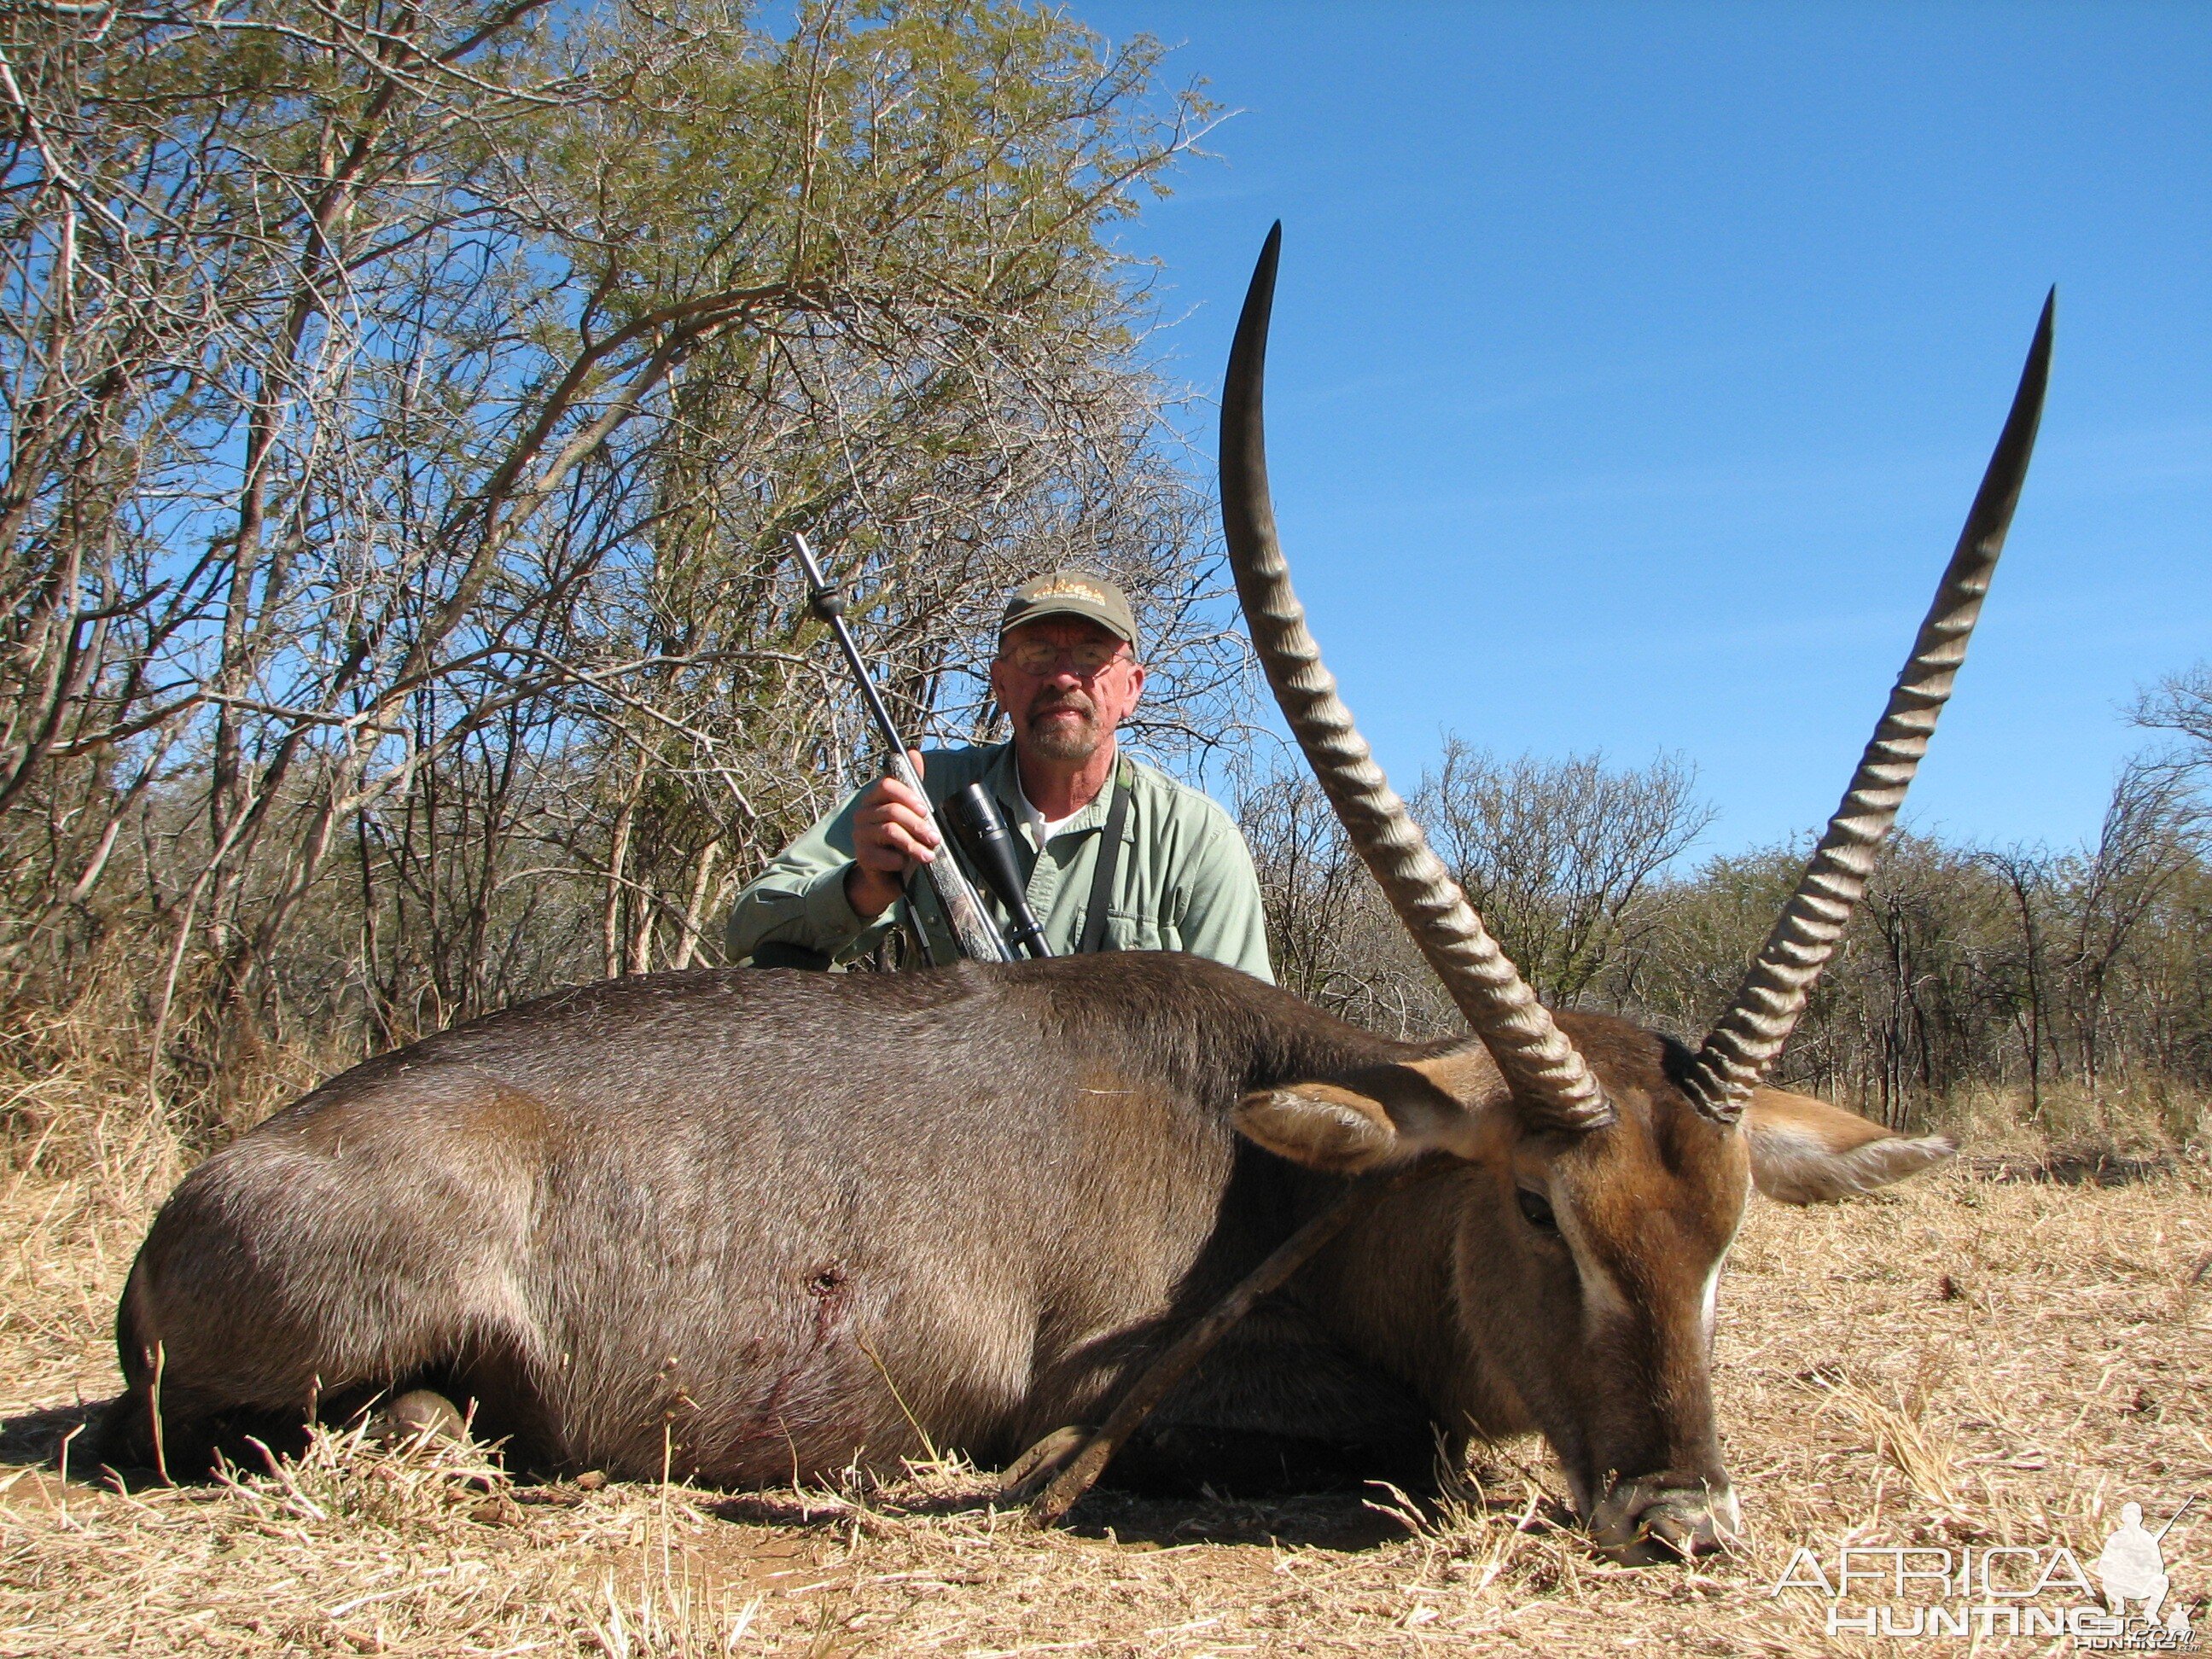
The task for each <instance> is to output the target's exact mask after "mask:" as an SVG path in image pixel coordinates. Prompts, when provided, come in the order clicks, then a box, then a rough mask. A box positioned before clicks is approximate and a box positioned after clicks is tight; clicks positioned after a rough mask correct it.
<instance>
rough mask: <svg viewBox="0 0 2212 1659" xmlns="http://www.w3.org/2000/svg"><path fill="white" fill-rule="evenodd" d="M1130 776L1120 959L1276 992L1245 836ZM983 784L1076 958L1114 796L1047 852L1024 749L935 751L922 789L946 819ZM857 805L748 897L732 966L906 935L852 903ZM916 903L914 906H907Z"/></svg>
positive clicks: (926, 762)
mask: <svg viewBox="0 0 2212 1659" xmlns="http://www.w3.org/2000/svg"><path fill="white" fill-rule="evenodd" d="M1124 764H1125V765H1126V766H1127V767H1128V769H1129V770H1130V772H1131V773H1132V774H1133V783H1132V787H1131V789H1130V793H1129V813H1128V819H1127V823H1125V824H1124V825H1123V826H1122V831H1121V859H1120V860H1119V862H1118V863H1117V864H1116V866H1115V872H1114V893H1113V897H1112V899H1111V901H1110V902H1109V905H1108V908H1107V912H1106V940H1107V943H1108V945H1110V946H1111V947H1112V948H1113V949H1115V950H1117V951H1190V952H1191V953H1192V954H1194V955H1195V956H1201V957H1212V958H1213V959H1214V960H1215V961H1217V962H1225V963H1228V964H1229V965H1230V966H1231V967H1232V968H1241V969H1243V970H1244V971H1245V972H1246V973H1248V974H1250V975H1254V976H1255V977H1256V978H1259V979H1264V980H1267V981H1270V982H1271V983H1272V982H1273V979H1274V974H1273V970H1272V969H1270V968H1269V967H1268V964H1267V927H1266V924H1265V921H1264V917H1263V915H1262V912H1261V906H1260V883H1259V878H1258V877H1257V876H1256V875H1255V873H1254V872H1253V868H1252V855H1251V854H1250V852H1249V850H1248V849H1247V848H1245V845H1244V838H1243V836H1241V835H1239V834H1238V833H1237V825H1236V824H1235V823H1234V822H1233V821H1232V820H1231V818H1230V817H1229V814H1228V813H1226V812H1225V811H1222V810H1221V808H1220V807H1219V806H1218V805H1215V804H1214V802H1212V800H1209V799H1207V798H1206V796H1204V795H1202V794H1200V793H1199V792H1198V791H1197V790H1195V789H1192V788H1189V787H1187V786H1185V785H1183V784H1181V783H1178V782H1176V781H1175V780H1174V779H1173V778H1171V777H1170V776H1169V775H1167V774H1166V773H1164V772H1163V771H1160V770H1159V769H1158V768H1156V767H1152V766H1147V765H1146V764H1144V763H1142V762H1136V761H1125V762H1124ZM979 780H980V781H981V783H982V784H983V787H985V788H987V789H988V790H989V791H990V792H991V793H992V794H993V795H994V796H995V797H996V798H997V800H998V803H999V810H1000V811H1001V812H1003V813H1004V814H1005V815H1006V822H1007V823H1008V825H1009V826H1011V827H1012V830H1013V836H1014V843H1015V855H1016V857H1017V858H1018V859H1019V860H1021V863H1022V865H1023V868H1024V875H1025V876H1026V877H1027V878H1028V886H1027V893H1028V897H1029V902H1030V909H1032V910H1034V911H1035V912H1036V916H1037V920H1038V921H1040V922H1041V923H1042V924H1043V927H1044V932H1045V938H1046V939H1047V940H1048V942H1049V943H1050V945H1051V946H1052V949H1053V953H1054V955H1056V956H1066V955H1068V954H1069V953H1071V952H1072V951H1074V949H1075V946H1076V942H1077V941H1078V940H1079V939H1081V938H1082V937H1083V926H1084V921H1085V910H1086V908H1088V906H1089V903H1090V899H1091V882H1092V879H1093V878H1094V876H1095V874H1096V872H1097V862H1098V849H1099V844H1100V842H1102V841H1103V839H1104V831H1105V828H1106V814H1107V811H1108V809H1109V806H1110V805H1111V804H1112V800H1113V793H1114V792H1113V790H1112V788H1111V787H1108V788H1106V789H1103V790H1101V791H1100V792H1099V794H1098V797H1097V799H1095V800H1093V801H1092V802H1091V804H1090V805H1088V806H1085V808H1084V809H1083V810H1082V811H1080V812H1079V813H1077V814H1076V815H1075V817H1073V818H1072V819H1071V820H1069V821H1068V822H1067V823H1066V824H1063V825H1062V826H1061V827H1060V830H1059V832H1058V833H1057V834H1055V835H1054V836H1053V837H1052V838H1051V839H1050V840H1049V841H1048V842H1046V843H1045V845H1044V847H1043V848H1038V847H1037V845H1036V839H1035V831H1034V829H1032V827H1031V826H1030V823H1029V822H1028V821H1027V820H1028V814H1027V813H1026V812H1025V811H1024V810H1023V805H1022V794H1021V784H1020V781H1019V778H1018V775H1017V773H1016V770H1015V766H1014V751H1013V745H1012V744H999V745H998V746H996V747H993V748H982V749H945V750H932V751H930V752H929V753H927V755H925V756H924V757H923V767H922V784H923V787H924V788H926V789H927V791H928V793H929V798H930V800H931V801H932V802H933V804H935V805H939V806H940V807H941V806H942V805H944V803H945V800H946V799H948V798H949V797H950V796H951V794H952V793H953V792H954V791H956V790H957V789H960V788H961V787H963V786H965V785H967V784H969V783H973V782H976V781H979ZM857 799H859V798H858V796H857V795H854V796H851V797H848V798H847V799H846V800H845V801H844V802H843V803H842V805H839V807H838V808H837V810H836V811H835V812H833V813H831V814H830V815H829V817H826V818H824V819H823V820H822V821H821V822H820V823H817V824H816V825H815V826H814V827H813V828H812V829H809V830H808V831H807V832H806V833H805V835H803V836H800V837H799V839H798V840H797V841H795V842H792V844H791V845H790V846H788V847H787V848H784V850H783V851H782V852H781V853H779V854H777V855H776V856H775V858H774V859H772V860H769V866H768V868H767V869H765V870H764V871H763V872H761V873H760V875H759V876H758V877H757V878H755V879H754V880H753V881H752V882H751V883H750V884H748V885H747V886H746V888H745V889H744V891H743V892H741V893H739V894H738V898H737V903H736V905H735V906H734V907H733V908H732V910H731V913H730V921H729V932H728V943H729V954H730V960H732V961H733V962H735V961H738V960H741V959H743V958H744V957H750V956H751V955H752V954H753V953H754V952H755V951H757V950H759V949H760V948H761V947H762V946H763V945H771V944H775V945H797V946H799V947H800V948H802V949H805V950H808V951H819V952H823V953H824V954H826V955H829V956H833V957H836V958H838V959H839V960H847V959H849V958H851V957H854V956H857V955H859V954H860V952H862V951H866V950H868V949H870V948H871V947H872V945H874V944H875V942H876V941H877V939H878V938H880V937H881V936H882V934H883V933H884V932H886V931H887V930H888V929H889V928H890V927H892V926H893V925H894V924H895V923H896V921H897V919H898V918H897V917H896V915H895V914H894V912H895V911H896V909H897V908H899V906H894V907H893V908H892V909H891V910H886V911H885V912H884V914H883V915H881V916H879V917H878V918H877V920H876V921H874V922H872V923H871V922H866V921H862V920H861V919H860V915H858V914H857V913H856V912H855V911H854V908H853V907H852V904H851V903H850V902H849V901H848V900H847V898H846V896H845V872H847V871H848V870H849V869H851V868H852V866H853V815H854V802H855V801H856V800H857ZM939 856H945V855H944V854H940V855H939ZM982 897H983V902H984V904H985V905H986V906H987V907H988V908H990V909H991V911H992V912H993V914H994V916H995V917H997V919H998V920H1000V921H1004V920H1005V918H1004V916H1003V915H1000V913H999V910H998V905H997V903H996V902H995V901H994V900H993V899H992V898H991V896H989V895H988V894H987V893H986V894H984V895H983V896H982ZM905 902H906V901H905V900H903V899H902V900H901V901H899V905H901V906H902V905H903V904H904V903H905ZM923 908H924V909H925V910H926V911H930V913H929V914H927V915H926V917H925V921H926V923H927V926H928V927H930V928H931V930H932V932H933V933H934V934H935V935H936V936H937V937H938V938H939V939H946V938H947V935H945V931H944V925H943V922H942V921H941V919H939V917H938V916H936V915H934V913H933V910H931V909H930V907H927V906H925V907H923ZM946 948H947V950H948V951H949V950H950V945H949V943H948V944H947V946H946Z"/></svg>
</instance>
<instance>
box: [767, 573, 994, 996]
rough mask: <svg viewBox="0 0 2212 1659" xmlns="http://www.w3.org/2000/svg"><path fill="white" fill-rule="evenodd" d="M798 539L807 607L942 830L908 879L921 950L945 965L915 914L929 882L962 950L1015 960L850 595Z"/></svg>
mask: <svg viewBox="0 0 2212 1659" xmlns="http://www.w3.org/2000/svg"><path fill="white" fill-rule="evenodd" d="M791 539H792V542H793V545H795V546H796V547H797V548H798V550H799V564H800V565H801V566H802V567H804V568H805V571H806V603H807V608H808V609H809V610H810V611H812V612H813V613H814V615H815V616H817V617H819V618H820V619H821V620H822V621H823V622H825V623H828V624H829V631H830V632H831V633H833V634H835V635H836V636H837V644H838V646H839V647H840V648H841V649H842V651H843V652H844V653H845V662H846V665H847V666H848V667H849V668H851V669H852V671H853V678H854V680H855V681H857V682H858V683H859V684H860V699H861V701H862V702H865V703H866V704H867V706H868V714H870V716H871V717H872V719H873V720H874V721H875V723H876V731H877V732H878V735H879V736H881V737H882V738H883V740H884V744H886V745H887V746H888V747H889V748H890V764H889V767H888V770H889V771H890V775H891V776H893V777H895V778H896V779H897V780H898V781H900V782H901V783H902V784H904V785H906V787H908V788H909V789H911V790H913V791H914V793H915V795H916V796H917V797H918V798H919V799H921V804H922V806H923V808H924V809H925V810H926V811H928V813H929V817H930V823H932V824H933V826H934V827H935V828H936V829H937V844H938V846H939V848H942V849H943V850H944V853H945V856H944V857H942V858H939V859H934V860H931V861H930V862H929V863H927V864H922V865H917V866H915V870H914V872H913V874H911V875H909V876H908V878H907V886H908V896H907V908H908V915H909V916H911V917H913V920H914V931H915V938H916V939H919V940H920V941H921V953H922V955H923V956H924V957H927V959H928V960H929V963H930V964H931V965H932V966H933V967H941V966H943V965H944V963H942V962H941V961H940V959H939V958H940V952H939V951H938V949H937V948H936V946H935V945H933V943H932V941H931V939H930V937H929V930H928V929H927V927H924V926H922V924H921V918H920V917H919V916H918V915H915V913H914V897H913V888H914V886H915V884H916V883H917V882H919V883H921V884H925V885H927V887H928V889H929V890H930V894H931V896H933V897H934V898H935V899H936V901H937V908H938V910H939V913H940V914H941V915H943V916H944V917H945V923H946V925H947V926H948V927H951V930H952V938H953V943H954V944H955V945H956V946H957V951H958V955H959V956H962V957H970V958H972V959H973V960H975V961H977V962H1012V960H1013V959H1014V953H1013V951H1012V950H1010V949H1009V948H1008V947H1007V945H1006V939H1005V937H1004V936H1003V935H1002V934H1001V933H1000V932H999V929H998V927H997V925H996V924H995V923H994V922H993V921H992V920H991V918H990V916H989V915H988V914H987V912H986V911H985V910H984V908H983V902H982V900H981V899H980V898H978V897H977V896H976V895H975V888H974V887H973V886H972V885H971V884H969V880H968V878H967V875H966V873H965V872H963V871H962V870H961V868H960V864H959V860H958V859H957V858H956V857H955V856H953V843H952V840H951V837H950V836H947V835H946V834H945V826H944V824H943V823H940V822H939V819H938V817H937V812H936V809H935V808H934V807H933V806H931V805H930V803H929V796H928V794H927V793H926V792H925V791H924V790H923V788H922V787H921V774H920V773H918V772H916V771H915V769H914V763H913V762H912V761H910V760H908V758H907V744H906V739H905V738H902V737H901V736H900V735H899V729H898V726H896V724H895V723H894V722H893V721H892V720H891V711H890V709H889V708H885V707H884V699H883V696H882V694H881V693H880V692H878V690H876V682H875V680H874V679H873V678H872V677H871V676H870V674H869V673H868V665H867V664H866V663H865V662H863V661H862V660H861V659H860V647H859V646H857V645H855V644H854V643H853V634H852V630H851V629H848V628H847V627H846V626H845V596H844V595H843V594H842V592H839V591H838V589H837V587H836V584H834V583H833V582H831V581H830V580H829V578H828V577H826V576H824V575H823V574H822V567H821V565H820V564H818V563H817V562H816V561H815V557H814V550H813V549H812V548H811V547H809V546H808V545H807V544H806V538H805V536H802V535H799V534H796V533H794V534H793V537H792V538H791Z"/></svg>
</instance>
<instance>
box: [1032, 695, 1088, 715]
mask: <svg viewBox="0 0 2212 1659" xmlns="http://www.w3.org/2000/svg"><path fill="white" fill-rule="evenodd" d="M1071 713H1073V714H1084V715H1088V716H1091V717H1092V718H1094V719H1095V718H1096V717H1097V713H1098V705H1097V704H1096V703H1094V702H1091V699H1090V698H1088V697H1086V696H1084V695H1083V694H1082V693H1081V692H1080V691H1071V692H1069V693H1067V694H1066V696H1060V697H1055V698H1054V699H1053V700H1052V701H1051V702H1039V703H1035V704H1032V705H1031V706H1030V712H1029V716H1028V718H1029V719H1030V720H1031V721H1036V720H1042V719H1043V718H1044V717H1045V716H1046V715H1048V714H1071Z"/></svg>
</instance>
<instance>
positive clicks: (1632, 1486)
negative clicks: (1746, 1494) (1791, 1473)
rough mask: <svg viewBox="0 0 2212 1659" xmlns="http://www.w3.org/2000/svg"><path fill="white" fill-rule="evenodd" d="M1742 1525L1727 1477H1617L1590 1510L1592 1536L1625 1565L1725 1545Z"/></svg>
mask: <svg viewBox="0 0 2212 1659" xmlns="http://www.w3.org/2000/svg"><path fill="white" fill-rule="evenodd" d="M1741 1526H1742V1516H1741V1511H1740V1510H1738V1509H1737V1508H1736V1501H1735V1491H1734V1489H1733V1488H1731V1487H1730V1486H1729V1485H1728V1483H1727V1482H1726V1481H1725V1480H1723V1481H1720V1482H1717V1483H1716V1482H1712V1481H1705V1480H1699V1481H1696V1482H1694V1483H1692V1482H1689V1481H1686V1480H1680V1479H1679V1478H1675V1477H1670V1476H1668V1475H1644V1476H1641V1477H1639V1478H1638V1479H1636V1480H1622V1481H1619V1482H1617V1483H1615V1485H1614V1486H1613V1490H1612V1491H1610V1492H1607V1493H1606V1495H1605V1501H1604V1502H1603V1503H1601V1504H1599V1505H1598V1506H1597V1509H1596V1510H1595V1512H1594V1513H1593V1514H1592V1515H1591V1516H1590V1536H1591V1538H1592V1540H1593V1541H1595V1543H1596V1545H1597V1547H1598V1548H1600V1549H1601V1550H1603V1551H1604V1552H1605V1553H1607V1555H1609V1556H1611V1557H1613V1559H1615V1560H1616V1561H1619V1562H1620V1563H1621V1564H1622V1565H1624V1566H1651V1565H1656V1564H1658V1563H1660V1562H1665V1561H1685V1560H1687V1559H1690V1558H1691V1557H1692V1556H1694V1555H1710V1554H1711V1553H1714V1552H1715V1551H1717V1550H1723V1549H1726V1548H1728V1547H1730V1546H1731V1545H1733V1544H1734V1543H1735V1541H1736V1539H1737V1537H1738V1535H1739V1534H1740V1532H1741Z"/></svg>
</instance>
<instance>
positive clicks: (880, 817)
mask: <svg viewBox="0 0 2212 1659" xmlns="http://www.w3.org/2000/svg"><path fill="white" fill-rule="evenodd" d="M907 758H908V760H910V761H912V762H913V763H914V775H915V776H916V777H920V776H921V750H919V749H909V750H907ZM936 856H937V830H936V829H935V827H934V826H933V824H932V823H930V820H929V804H928V803H927V801H925V800H923V799H922V798H921V796H919V795H917V794H915V792H914V791H913V790H911V789H909V788H908V787H906V786H905V785H904V784H902V783H901V782H900V781H898V780H897V779H896V778H890V777H884V778H878V779H877V780H876V781H874V782H873V783H872V784H870V785H869V786H868V787H867V789H866V792H865V793H863V794H862V795H861V796H860V802H859V810H858V811H855V812H854V815H853V867H852V869H850V870H849V871H848V872H846V874H845V897H846V899H847V901H848V902H849V903H850V904H851V905H852V907H853V912H854V915H857V916H859V917H860V919H861V920H862V921H874V920H875V919H876V918H877V917H878V916H879V915H883V913H884V911H885V910H887V909H889V908H890V907H891V904H892V902H894V901H895V900H896V899H897V897H898V896H899V895H900V894H902V893H903V892H904V891H905V890H906V878H907V873H908V872H909V871H911V870H912V869H913V868H914V867H915V866H916V865H917V864H927V863H928V862H930V861H931V860H933V859H934V858H935V857H936Z"/></svg>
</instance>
